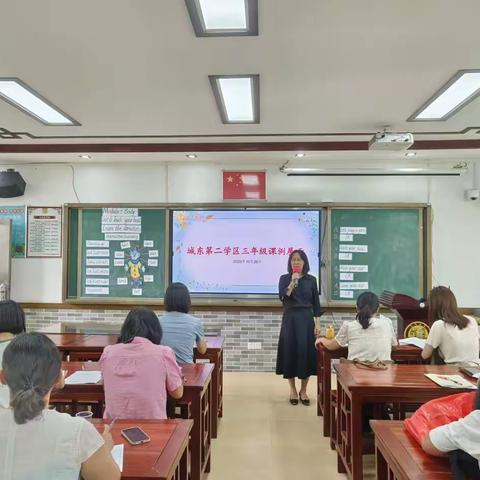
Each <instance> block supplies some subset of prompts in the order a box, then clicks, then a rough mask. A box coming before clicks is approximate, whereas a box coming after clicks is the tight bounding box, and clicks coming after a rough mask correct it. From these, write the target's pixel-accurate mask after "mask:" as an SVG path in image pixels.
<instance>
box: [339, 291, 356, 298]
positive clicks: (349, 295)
mask: <svg viewBox="0 0 480 480" xmlns="http://www.w3.org/2000/svg"><path fill="white" fill-rule="evenodd" d="M340 298H353V292H352V291H351V290H340Z"/></svg>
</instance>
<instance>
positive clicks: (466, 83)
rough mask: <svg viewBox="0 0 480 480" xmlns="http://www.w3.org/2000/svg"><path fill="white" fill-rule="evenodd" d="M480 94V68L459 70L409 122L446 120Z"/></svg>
mask: <svg viewBox="0 0 480 480" xmlns="http://www.w3.org/2000/svg"><path fill="white" fill-rule="evenodd" d="M479 94H480V70H460V71H458V72H457V73H456V74H455V75H454V76H453V77H452V78H451V79H450V80H449V81H448V82H447V83H446V84H445V85H444V86H443V87H442V88H441V89H440V90H439V91H438V92H436V93H435V95H433V97H432V98H430V99H429V100H428V101H427V102H426V103H425V104H424V105H422V107H420V109H419V110H417V111H416V112H415V113H414V114H413V115H412V116H411V117H410V118H409V119H408V121H409V122H421V121H423V122H429V121H438V120H446V119H447V118H449V117H451V116H452V115H454V114H455V113H457V112H458V111H459V110H461V109H462V108H463V107H464V106H465V105H467V104H468V103H470V102H471V101H472V100H473V99H474V98H475V97H476V96H478V95H479Z"/></svg>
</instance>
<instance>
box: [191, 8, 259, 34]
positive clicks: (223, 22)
mask: <svg viewBox="0 0 480 480" xmlns="http://www.w3.org/2000/svg"><path fill="white" fill-rule="evenodd" d="M185 3H186V5H187V9H188V13H189V15H190V20H191V21H192V25H193V28H194V30H195V34H196V35H197V37H210V36H238V35H258V0H185Z"/></svg>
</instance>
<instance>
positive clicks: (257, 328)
mask: <svg viewBox="0 0 480 480" xmlns="http://www.w3.org/2000/svg"><path fill="white" fill-rule="evenodd" d="M25 313H26V316H27V329H28V330H29V331H32V330H43V329H49V330H50V329H52V327H55V326H58V328H60V324H61V323H62V322H68V324H69V326H73V327H75V326H77V325H78V328H79V331H84V328H82V325H83V324H85V322H89V325H91V324H92V322H95V326H94V327H93V328H92V327H89V330H88V331H89V332H90V333H102V332H115V333H117V332H118V331H119V330H120V326H121V324H122V322H123V320H124V319H125V317H126V315H127V313H128V311H127V310H82V309H78V310H73V309H25ZM157 313H158V315H159V316H160V315H161V314H162V312H157ZM193 315H195V316H196V317H199V318H201V319H202V322H203V325H204V328H205V333H206V334H207V335H222V336H224V337H225V352H224V361H225V370H227V371H234V370H235V371H243V372H253V371H257V372H272V371H274V370H275V361H276V353H277V343H278V335H279V332H280V323H281V320H282V315H281V312H278V313H277V312H248V311H246V312H241V311H238V312H231V311H228V312H219V311H212V312H208V311H199V312H193ZM353 318H354V315H353V314H349V313H335V312H329V313H326V314H324V315H323V316H322V326H323V327H326V326H327V325H328V324H334V326H335V330H338V328H339V327H340V325H341V324H342V322H343V321H344V320H351V319H353ZM392 318H394V317H392ZM97 322H98V323H97ZM394 326H395V327H396V322H395V321H394ZM251 342H260V343H261V345H262V348H261V349H260V350H249V349H248V343H251Z"/></svg>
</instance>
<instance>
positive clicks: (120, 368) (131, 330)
mask: <svg viewBox="0 0 480 480" xmlns="http://www.w3.org/2000/svg"><path fill="white" fill-rule="evenodd" d="M161 340H162V328H161V326H160V322H159V320H158V317H157V315H156V314H155V313H154V312H153V311H152V310H149V309H148V308H135V309H133V310H132V311H131V312H130V313H129V314H128V315H127V318H126V319H125V322H124V323H123V326H122V330H121V332H120V337H119V338H118V343H117V344H116V345H110V346H108V347H106V348H105V349H104V351H103V354H102V357H101V358H100V366H101V370H102V376H103V384H104V389H105V413H104V417H105V418H136V419H140V418H149V419H164V418H167V415H166V407H165V406H166V402H167V392H168V393H169V394H170V396H172V397H173V398H175V399H178V398H181V397H182V395H183V376H182V372H181V370H180V367H179V366H178V365H177V362H176V360H175V353H174V352H173V350H172V349H171V348H169V347H165V346H162V345H160V342H161Z"/></svg>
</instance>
